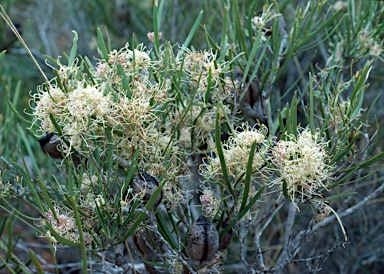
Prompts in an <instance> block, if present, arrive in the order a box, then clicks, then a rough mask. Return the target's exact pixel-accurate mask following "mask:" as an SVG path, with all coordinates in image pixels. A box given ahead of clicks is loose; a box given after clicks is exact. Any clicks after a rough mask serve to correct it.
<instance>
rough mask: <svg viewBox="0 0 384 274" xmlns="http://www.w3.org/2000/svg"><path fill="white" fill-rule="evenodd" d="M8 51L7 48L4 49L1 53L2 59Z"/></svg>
mask: <svg viewBox="0 0 384 274" xmlns="http://www.w3.org/2000/svg"><path fill="white" fill-rule="evenodd" d="M6 52H7V51H6V50H3V51H2V52H1V53H0V61H1V59H3V57H4V55H5V53H6Z"/></svg>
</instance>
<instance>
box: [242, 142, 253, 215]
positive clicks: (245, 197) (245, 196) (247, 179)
mask: <svg viewBox="0 0 384 274" xmlns="http://www.w3.org/2000/svg"><path fill="white" fill-rule="evenodd" d="M256 145H257V143H256V142H255V143H253V144H252V146H251V150H250V152H249V158H248V163H247V171H246V174H245V182H244V193H243V200H242V202H241V206H240V212H241V211H242V210H243V209H244V208H245V206H246V204H247V201H248V194H249V187H250V185H251V175H252V163H253V158H254V156H255V151H256Z"/></svg>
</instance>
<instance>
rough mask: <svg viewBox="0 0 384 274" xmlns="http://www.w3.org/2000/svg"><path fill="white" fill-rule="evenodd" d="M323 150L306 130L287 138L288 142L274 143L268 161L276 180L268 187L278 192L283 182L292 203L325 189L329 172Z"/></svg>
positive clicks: (319, 139)
mask: <svg viewBox="0 0 384 274" xmlns="http://www.w3.org/2000/svg"><path fill="white" fill-rule="evenodd" d="M326 146H327V143H326V142H324V141H322V140H321V138H320V134H319V133H318V132H315V133H314V134H312V133H311V131H310V129H309V128H306V129H304V130H303V131H302V132H299V133H298V136H297V137H294V136H288V140H280V141H278V142H277V143H276V145H275V146H274V147H273V148H272V157H271V161H272V162H273V164H274V165H275V169H274V170H275V171H277V173H278V174H279V177H278V178H277V179H275V180H273V181H272V183H271V185H279V187H280V189H282V187H283V186H282V185H283V183H284V182H285V183H286V185H287V193H288V196H289V198H290V199H291V200H292V201H295V200H296V198H298V199H300V200H301V201H304V199H306V198H312V197H313V196H314V195H319V193H318V190H319V188H325V187H326V185H325V183H324V181H325V180H326V179H328V178H329V177H330V174H331V171H332V168H331V166H329V165H328V164H327V162H328V159H329V156H328V154H327V151H326Z"/></svg>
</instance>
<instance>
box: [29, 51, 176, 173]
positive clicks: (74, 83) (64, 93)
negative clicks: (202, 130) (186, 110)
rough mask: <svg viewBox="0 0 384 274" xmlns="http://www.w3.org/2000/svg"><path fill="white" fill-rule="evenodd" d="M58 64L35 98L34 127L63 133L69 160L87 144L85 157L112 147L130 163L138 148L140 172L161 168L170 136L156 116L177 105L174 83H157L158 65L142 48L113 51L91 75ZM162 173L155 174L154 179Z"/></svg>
mask: <svg viewBox="0 0 384 274" xmlns="http://www.w3.org/2000/svg"><path fill="white" fill-rule="evenodd" d="M58 64H59V65H60V68H59V69H58V71H59V72H58V75H59V78H57V79H54V80H52V81H51V82H50V83H48V84H43V85H42V86H40V87H39V88H38V93H36V94H35V95H33V101H34V103H35V107H34V123H36V124H38V125H40V132H41V133H42V134H45V133H53V132H57V131H58V130H59V129H60V131H61V132H62V136H61V137H60V138H62V139H64V140H65V141H66V142H64V144H63V150H64V152H65V153H66V155H68V156H69V154H70V153H71V152H72V151H73V149H74V150H76V151H79V150H80V149H81V148H82V146H83V145H84V144H86V149H83V150H82V151H81V153H82V154H87V153H89V152H92V151H95V150H101V151H102V152H104V151H106V150H107V147H108V146H109V145H111V144H112V145H114V146H115V148H116V149H115V151H116V153H117V156H119V157H121V158H124V159H127V160H129V159H131V157H132V156H133V155H134V153H135V151H136V150H137V149H139V150H140V159H139V165H141V168H146V167H147V168H148V167H151V166H152V164H154V165H156V164H157V165H158V166H159V165H160V163H161V161H162V160H163V154H164V150H163V149H165V148H166V147H167V145H168V143H167V144H166V145H163V146H161V147H159V146H158V144H159V143H162V144H164V142H167V140H168V141H169V136H170V135H171V134H170V133H169V130H167V129H164V128H163V125H162V124H161V123H160V116H159V115H157V114H158V113H161V112H159V109H160V108H162V106H163V105H164V104H166V103H167V102H172V101H173V98H172V96H168V95H169V91H170V81H169V80H168V79H165V78H160V79H157V80H155V78H154V77H153V75H151V74H150V73H149V71H150V70H152V69H153V70H156V68H157V66H158V65H159V64H160V63H159V62H158V61H152V60H151V58H150V56H149V53H148V52H145V49H144V47H143V46H142V45H140V46H138V47H137V48H136V49H134V50H130V49H129V48H128V46H126V47H124V48H122V49H121V50H119V51H117V50H114V51H112V52H111V53H110V54H109V55H108V60H104V59H101V60H99V62H98V64H97V66H96V68H95V70H94V74H93V75H89V74H86V73H83V74H82V75H80V73H79V71H81V70H82V68H80V67H77V62H73V65H72V67H67V66H64V65H61V64H60V63H59V62H58ZM156 113H157V114H156ZM57 126H58V127H59V129H58V128H57ZM106 130H108V131H109V132H110V133H111V135H112V143H111V140H107V137H106ZM171 155H172V153H171ZM160 174H161V171H158V170H157V171H154V174H153V175H154V176H157V175H160Z"/></svg>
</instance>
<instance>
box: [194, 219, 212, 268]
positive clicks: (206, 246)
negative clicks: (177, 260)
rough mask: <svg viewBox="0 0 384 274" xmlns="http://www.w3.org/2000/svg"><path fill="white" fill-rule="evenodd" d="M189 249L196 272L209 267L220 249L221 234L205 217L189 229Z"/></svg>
mask: <svg viewBox="0 0 384 274" xmlns="http://www.w3.org/2000/svg"><path fill="white" fill-rule="evenodd" d="M187 248H188V253H189V258H190V261H191V265H192V267H193V269H194V270H198V269H201V268H203V267H206V266H207V265H209V263H210V262H211V261H212V259H213V258H214V256H215V254H216V252H217V249H218V248H219V233H218V232H217V229H216V227H215V226H214V225H213V224H212V223H211V222H210V221H209V220H208V219H207V218H205V217H204V216H203V215H202V216H200V218H199V219H197V221H196V222H195V223H194V224H193V225H192V226H191V227H190V229H189V233H188V245H187Z"/></svg>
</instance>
